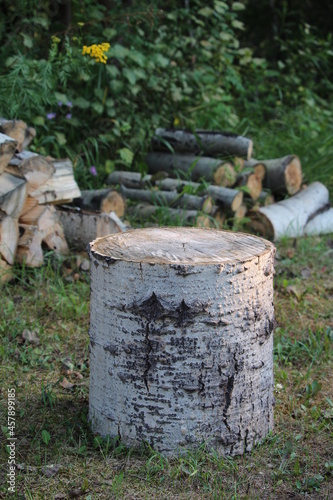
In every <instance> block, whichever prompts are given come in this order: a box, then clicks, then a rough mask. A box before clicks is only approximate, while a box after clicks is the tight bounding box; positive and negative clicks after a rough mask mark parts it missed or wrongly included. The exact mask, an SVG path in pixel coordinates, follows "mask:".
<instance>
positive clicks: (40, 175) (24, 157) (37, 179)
mask: <svg viewBox="0 0 333 500" xmlns="http://www.w3.org/2000/svg"><path fill="white" fill-rule="evenodd" d="M6 171H7V172H10V173H12V174H14V175H16V176H19V177H23V178H24V179H26V181H27V190H28V194H32V193H34V192H35V191H36V190H37V189H38V188H39V187H40V186H42V185H43V184H45V183H46V182H47V181H48V180H49V179H50V178H51V177H52V176H53V175H54V173H55V167H54V165H53V163H52V161H51V159H49V158H47V157H44V156H41V155H38V154H36V153H31V152H30V151H22V153H18V154H16V155H15V156H14V157H13V158H12V160H11V161H10V162H9V165H8V167H7V168H6Z"/></svg>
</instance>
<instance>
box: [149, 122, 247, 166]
mask: <svg viewBox="0 0 333 500" xmlns="http://www.w3.org/2000/svg"><path fill="white" fill-rule="evenodd" d="M152 146H153V149H154V150H155V151H170V150H171V151H176V152H181V153H185V152H186V153H194V154H198V153H201V152H203V153H204V154H205V155H208V156H228V157H229V156H237V157H243V158H246V159H247V160H249V159H250V158H251V155H252V148H253V145H252V141H251V139H248V138H247V137H243V136H240V135H237V134H233V133H230V132H217V131H207V130H196V131H195V132H194V133H192V132H190V131H187V130H179V129H163V128H158V129H156V130H155V136H154V137H153V141H152Z"/></svg>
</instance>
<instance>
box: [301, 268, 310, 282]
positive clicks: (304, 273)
mask: <svg viewBox="0 0 333 500" xmlns="http://www.w3.org/2000/svg"><path fill="white" fill-rule="evenodd" d="M301 276H302V278H303V279H305V280H306V279H308V278H310V276H311V271H310V269H309V268H308V267H303V269H302V270H301Z"/></svg>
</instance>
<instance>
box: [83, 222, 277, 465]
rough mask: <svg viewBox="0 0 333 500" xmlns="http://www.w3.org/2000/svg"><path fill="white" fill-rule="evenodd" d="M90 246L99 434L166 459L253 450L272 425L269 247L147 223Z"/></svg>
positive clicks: (241, 237)
mask: <svg viewBox="0 0 333 500" xmlns="http://www.w3.org/2000/svg"><path fill="white" fill-rule="evenodd" d="M89 248H90V250H89V256H90V259H91V325H90V331H89V335H90V349H89V350H90V390H89V417H90V420H91V422H92V428H93V432H96V433H98V434H101V435H102V436H103V437H106V436H109V435H111V436H113V437H115V436H117V437H118V438H119V439H120V440H121V442H122V443H123V444H124V445H126V446H133V445H137V444H138V442H140V441H146V442H148V443H150V444H151V446H153V447H154V448H155V449H157V450H158V451H159V452H161V453H163V454H165V455H167V456H173V455H175V454H178V453H179V452H180V451H181V449H184V448H192V449H193V448H194V449H196V448H197V447H199V446H201V445H202V443H203V442H207V443H209V447H212V448H213V449H215V450H217V451H218V453H221V454H223V455H239V454H243V453H245V452H248V451H250V450H251V449H252V448H253V447H254V446H255V445H256V444H257V443H259V442H260V441H261V440H262V439H264V437H265V436H266V435H267V434H268V433H269V432H270V431H271V430H272V428H273V405H274V394H273V388H274V384H273V329H274V309H273V272H274V268H273V263H274V252H275V249H274V247H273V245H272V244H270V243H269V242H267V241H264V240H262V239H260V238H257V237H255V236H252V235H245V234H241V233H233V232H230V231H220V230H212V229H198V228H146V229H136V230H132V231H128V232H127V233H124V234H123V235H122V234H118V235H111V236H108V237H105V238H99V239H97V240H95V241H94V242H92V243H91V244H90V245H89Z"/></svg>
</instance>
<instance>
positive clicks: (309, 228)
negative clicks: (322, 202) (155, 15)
mask: <svg viewBox="0 0 333 500" xmlns="http://www.w3.org/2000/svg"><path fill="white" fill-rule="evenodd" d="M328 233H333V208H331V207H327V209H326V210H324V211H320V213H317V214H316V215H315V217H312V218H311V219H309V220H308V222H307V223H306V225H305V227H304V234H305V235H306V236H315V235H320V234H328Z"/></svg>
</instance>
